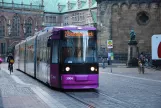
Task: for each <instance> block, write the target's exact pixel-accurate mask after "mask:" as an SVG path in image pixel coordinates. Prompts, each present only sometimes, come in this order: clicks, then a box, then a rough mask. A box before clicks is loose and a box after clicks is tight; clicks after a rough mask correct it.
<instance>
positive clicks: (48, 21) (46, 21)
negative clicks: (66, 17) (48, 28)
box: [45, 16, 56, 25]
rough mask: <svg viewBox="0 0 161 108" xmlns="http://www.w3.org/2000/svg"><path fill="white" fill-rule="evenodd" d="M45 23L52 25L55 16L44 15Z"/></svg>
mask: <svg viewBox="0 0 161 108" xmlns="http://www.w3.org/2000/svg"><path fill="white" fill-rule="evenodd" d="M45 23H47V24H48V25H53V24H55V23H56V16H46V20H45Z"/></svg>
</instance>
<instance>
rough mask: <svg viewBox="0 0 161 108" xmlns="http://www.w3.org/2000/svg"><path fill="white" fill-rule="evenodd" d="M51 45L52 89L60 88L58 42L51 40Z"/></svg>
mask: <svg viewBox="0 0 161 108" xmlns="http://www.w3.org/2000/svg"><path fill="white" fill-rule="evenodd" d="M51 43H52V44H51V66H50V83H51V85H52V86H53V87H57V88H60V78H61V76H60V73H59V40H54V39H53V40H52V42H51Z"/></svg>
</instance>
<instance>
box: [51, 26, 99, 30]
mask: <svg viewBox="0 0 161 108" xmlns="http://www.w3.org/2000/svg"><path fill="white" fill-rule="evenodd" d="M54 29H55V30H57V29H59V30H96V28H95V27H91V26H63V27H61V26H60V27H54V28H53V30H54Z"/></svg>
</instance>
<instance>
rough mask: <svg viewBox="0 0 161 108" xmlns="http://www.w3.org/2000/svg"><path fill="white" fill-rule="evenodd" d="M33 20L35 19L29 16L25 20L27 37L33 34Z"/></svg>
mask: <svg viewBox="0 0 161 108" xmlns="http://www.w3.org/2000/svg"><path fill="white" fill-rule="evenodd" d="M32 22H33V21H32V19H31V18H28V19H27V20H26V21H25V28H26V33H25V37H28V36H32Z"/></svg>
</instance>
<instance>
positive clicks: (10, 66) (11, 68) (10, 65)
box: [9, 64, 13, 75]
mask: <svg viewBox="0 0 161 108" xmlns="http://www.w3.org/2000/svg"><path fill="white" fill-rule="evenodd" d="M9 71H10V75H11V73H13V64H9Z"/></svg>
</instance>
